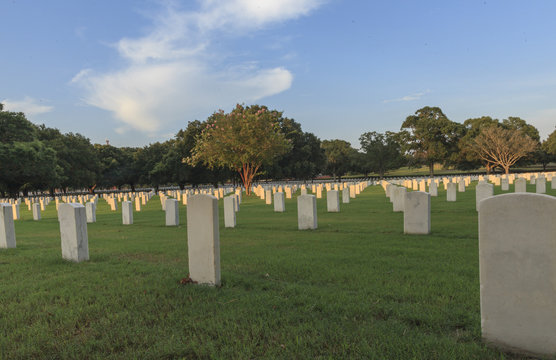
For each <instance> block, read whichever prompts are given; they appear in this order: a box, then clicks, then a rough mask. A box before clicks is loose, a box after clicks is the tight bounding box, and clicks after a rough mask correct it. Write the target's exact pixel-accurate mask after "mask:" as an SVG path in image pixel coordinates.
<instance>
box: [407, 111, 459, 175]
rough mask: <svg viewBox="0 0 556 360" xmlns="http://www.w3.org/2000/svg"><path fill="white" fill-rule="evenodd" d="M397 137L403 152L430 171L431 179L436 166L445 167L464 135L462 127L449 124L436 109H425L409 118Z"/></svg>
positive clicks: (452, 123)
mask: <svg viewBox="0 0 556 360" xmlns="http://www.w3.org/2000/svg"><path fill="white" fill-rule="evenodd" d="M401 130H402V131H401V132H400V133H399V135H398V136H399V138H400V143H401V144H402V150H403V151H404V152H406V153H407V154H409V155H410V156H412V157H413V158H414V159H415V160H416V161H417V162H419V163H422V164H426V165H428V167H429V172H430V175H431V176H432V175H434V164H435V163H446V162H447V161H448V160H449V157H450V155H451V154H453V153H454V152H456V151H457V143H458V141H459V138H460V137H461V136H462V135H463V133H464V131H465V130H464V127H463V125H461V124H458V123H456V122H453V121H450V120H449V119H448V118H447V117H446V115H444V113H443V112H442V110H441V109H440V108H438V107H429V106H426V107H424V108H421V109H419V110H417V111H416V112H415V115H410V116H408V117H407V118H406V119H405V121H404V122H403V124H402V127H401Z"/></svg>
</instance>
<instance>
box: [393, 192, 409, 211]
mask: <svg viewBox="0 0 556 360" xmlns="http://www.w3.org/2000/svg"><path fill="white" fill-rule="evenodd" d="M406 192H407V189H406V188H404V187H403V186H395V187H392V190H391V193H392V196H391V197H390V199H391V200H392V208H393V210H394V212H401V211H403V210H404V206H405V205H404V204H405V194H406Z"/></svg>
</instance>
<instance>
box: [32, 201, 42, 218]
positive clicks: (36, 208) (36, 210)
mask: <svg viewBox="0 0 556 360" xmlns="http://www.w3.org/2000/svg"><path fill="white" fill-rule="evenodd" d="M40 219H41V204H39V203H34V204H33V220H35V221H38V220H40Z"/></svg>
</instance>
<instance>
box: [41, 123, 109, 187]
mask: <svg viewBox="0 0 556 360" xmlns="http://www.w3.org/2000/svg"><path fill="white" fill-rule="evenodd" d="M37 135H38V138H39V140H41V141H43V142H44V143H45V144H46V145H47V146H49V147H51V148H52V149H54V151H55V152H56V158H57V162H58V166H59V168H60V169H61V171H60V177H59V179H58V184H57V186H61V187H62V188H64V189H68V188H73V189H82V188H87V189H89V190H90V191H92V190H93V189H94V188H95V184H96V182H97V180H98V175H99V169H100V163H99V160H98V156H97V153H96V151H95V148H94V146H93V145H92V144H91V142H90V140H89V139H88V138H86V137H84V136H83V135H81V134H73V133H67V134H62V133H61V132H60V131H59V130H58V129H53V128H48V127H46V126H44V125H41V126H39V127H38V128H37Z"/></svg>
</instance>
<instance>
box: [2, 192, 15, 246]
mask: <svg viewBox="0 0 556 360" xmlns="http://www.w3.org/2000/svg"><path fill="white" fill-rule="evenodd" d="M10 248H15V226H14V216H13V210H12V206H11V205H10V204H6V203H0V249H10Z"/></svg>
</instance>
